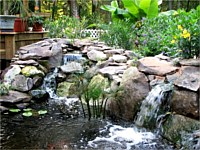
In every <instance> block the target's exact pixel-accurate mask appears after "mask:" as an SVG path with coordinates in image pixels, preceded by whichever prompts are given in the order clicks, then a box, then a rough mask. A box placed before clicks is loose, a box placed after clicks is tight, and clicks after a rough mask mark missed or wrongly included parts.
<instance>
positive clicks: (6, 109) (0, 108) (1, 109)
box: [0, 106, 9, 112]
mask: <svg viewBox="0 0 200 150" xmlns="http://www.w3.org/2000/svg"><path fill="white" fill-rule="evenodd" d="M8 110H9V109H8V108H7V107H4V106H0V112H4V111H8Z"/></svg>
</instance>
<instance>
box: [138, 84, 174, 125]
mask: <svg viewBox="0 0 200 150" xmlns="http://www.w3.org/2000/svg"><path fill="white" fill-rule="evenodd" d="M172 89H173V85H172V84H171V83H168V84H160V85H156V86H155V87H154V88H153V89H152V90H151V91H150V93H149V94H148V96H147V97H146V98H145V100H144V101H143V102H142V104H141V106H140V111H139V112H138V114H137V116H136V119H135V124H136V125H138V126H144V127H150V128H155V127H156V122H157V121H158V118H160V117H159V116H160V115H162V114H163V113H165V112H167V111H168V110H169V100H170V97H171V93H172Z"/></svg>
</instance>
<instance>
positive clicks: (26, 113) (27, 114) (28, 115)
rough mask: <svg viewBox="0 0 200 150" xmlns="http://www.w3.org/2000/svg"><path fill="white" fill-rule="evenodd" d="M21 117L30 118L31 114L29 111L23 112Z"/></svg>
mask: <svg viewBox="0 0 200 150" xmlns="http://www.w3.org/2000/svg"><path fill="white" fill-rule="evenodd" d="M22 115H23V116H25V117H30V116H32V115H33V113H32V112H30V111H27V112H24V113H23V114H22Z"/></svg>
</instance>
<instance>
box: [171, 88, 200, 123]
mask: <svg viewBox="0 0 200 150" xmlns="http://www.w3.org/2000/svg"><path fill="white" fill-rule="evenodd" d="M198 103H199V102H198V94H197V93H195V92H192V91H188V90H181V89H180V90H179V89H178V88H176V89H175V90H174V92H173V96H172V99H171V108H172V110H173V111H174V112H176V113H177V114H180V115H184V116H188V117H191V118H194V119H198V118H199V107H198Z"/></svg>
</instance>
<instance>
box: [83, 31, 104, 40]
mask: <svg viewBox="0 0 200 150" xmlns="http://www.w3.org/2000/svg"><path fill="white" fill-rule="evenodd" d="M103 32H105V31H104V30H100V29H85V30H82V31H81V34H82V35H83V36H89V37H92V38H99V37H100V35H101V34H102V33H103Z"/></svg>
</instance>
